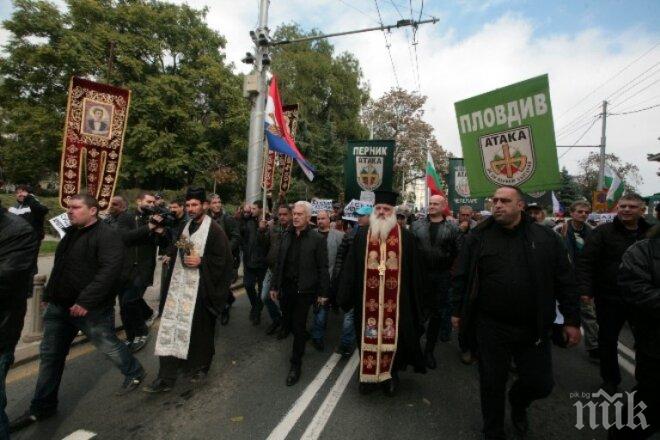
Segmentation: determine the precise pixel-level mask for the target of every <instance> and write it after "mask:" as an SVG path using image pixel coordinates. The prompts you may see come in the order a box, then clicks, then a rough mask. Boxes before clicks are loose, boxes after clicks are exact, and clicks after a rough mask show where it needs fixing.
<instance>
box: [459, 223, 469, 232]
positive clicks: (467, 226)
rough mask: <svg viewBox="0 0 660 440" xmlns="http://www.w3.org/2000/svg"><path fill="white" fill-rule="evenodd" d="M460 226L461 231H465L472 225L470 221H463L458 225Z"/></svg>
mask: <svg viewBox="0 0 660 440" xmlns="http://www.w3.org/2000/svg"><path fill="white" fill-rule="evenodd" d="M458 227H459V228H460V229H461V231H463V232H465V231H467V230H468V228H469V227H470V223H469V222H463V223H461V224H460V225H458Z"/></svg>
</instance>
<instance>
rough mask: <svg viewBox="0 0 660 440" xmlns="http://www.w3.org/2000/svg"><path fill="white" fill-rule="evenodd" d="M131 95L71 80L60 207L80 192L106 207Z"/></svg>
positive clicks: (112, 191) (80, 79) (118, 90)
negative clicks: (83, 190)
mask: <svg viewBox="0 0 660 440" xmlns="http://www.w3.org/2000/svg"><path fill="white" fill-rule="evenodd" d="M130 100H131V91H130V90H126V89H121V88H119V87H114V86H111V85H108V84H101V83H96V82H93V81H89V80H86V79H82V78H77V77H73V78H71V83H70V85H69V99H68V103H67V111H66V126H65V127H64V141H63V146H62V163H61V165H60V205H61V206H62V207H63V208H66V206H67V202H68V200H69V197H71V196H73V195H75V194H77V193H79V192H81V189H82V188H83V187H84V188H86V192H87V193H89V194H90V195H92V196H94V197H95V198H96V199H97V200H98V201H99V205H100V206H101V210H105V209H107V208H108V206H109V205H110V199H111V198H112V196H113V194H114V191H115V186H116V184H117V176H118V174H119V167H120V164H121V153H122V148H123V145H124V134H125V133H126V123H127V120H128V107H129V104H130Z"/></svg>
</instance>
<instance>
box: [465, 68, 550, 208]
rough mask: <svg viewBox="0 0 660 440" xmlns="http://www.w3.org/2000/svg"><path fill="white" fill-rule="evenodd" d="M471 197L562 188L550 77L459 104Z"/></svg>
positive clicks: (544, 76)
mask: <svg viewBox="0 0 660 440" xmlns="http://www.w3.org/2000/svg"><path fill="white" fill-rule="evenodd" d="M454 107H455V109H456V120H457V123H458V131H459V134H460V137H461V145H462V147H463V157H464V158H465V168H466V171H467V175H468V178H469V182H470V195H471V196H472V197H487V196H490V195H492V194H493V192H494V190H495V189H496V188H497V187H499V186H502V185H515V186H519V187H520V188H521V189H522V190H523V191H525V192H536V191H543V190H548V189H556V188H558V187H560V186H561V179H560V175H559V165H558V162H557V145H556V142H555V131H554V124H553V121H552V106H551V104H550V87H549V83H548V75H541V76H538V77H535V78H531V79H528V80H526V81H522V82H519V83H516V84H513V85H510V86H507V87H503V88H501V89H497V90H493V91H490V92H488V93H484V94H482V95H479V96H475V97H473V98H469V99H466V100H463V101H459V102H457V103H455V104H454Z"/></svg>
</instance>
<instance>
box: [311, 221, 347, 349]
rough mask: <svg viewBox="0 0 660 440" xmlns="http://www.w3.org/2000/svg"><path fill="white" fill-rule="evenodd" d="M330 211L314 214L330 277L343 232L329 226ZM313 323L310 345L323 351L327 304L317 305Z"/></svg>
mask: <svg viewBox="0 0 660 440" xmlns="http://www.w3.org/2000/svg"><path fill="white" fill-rule="evenodd" d="M330 215H331V214H330V212H328V211H319V212H318V214H317V215H316V226H317V229H316V230H317V231H318V232H319V233H320V234H321V235H322V236H323V237H324V238H325V242H326V244H327V246H328V270H329V272H330V276H331V277H332V273H333V270H334V268H335V260H336V259H337V249H339V245H340V244H341V241H342V239H343V238H344V233H343V232H341V231H339V230H337V229H333V228H330ZM314 312H315V313H314V323H313V324H312V331H311V333H312V345H313V346H314V348H316V349H317V350H318V351H323V350H324V348H325V344H324V342H323V337H324V336H325V327H326V325H327V323H328V305H326V306H324V307H319V308H317V309H316V310H315V311H314Z"/></svg>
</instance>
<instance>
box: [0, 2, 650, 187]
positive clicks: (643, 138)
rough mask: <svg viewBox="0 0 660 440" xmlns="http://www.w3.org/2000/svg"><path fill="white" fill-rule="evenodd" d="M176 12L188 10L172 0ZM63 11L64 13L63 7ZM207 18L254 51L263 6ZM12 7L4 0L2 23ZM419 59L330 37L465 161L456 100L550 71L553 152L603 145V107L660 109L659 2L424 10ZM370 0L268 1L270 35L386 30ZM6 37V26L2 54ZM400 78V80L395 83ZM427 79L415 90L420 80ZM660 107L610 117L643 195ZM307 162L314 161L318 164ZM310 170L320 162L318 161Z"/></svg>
mask: <svg viewBox="0 0 660 440" xmlns="http://www.w3.org/2000/svg"><path fill="white" fill-rule="evenodd" d="M175 2H177V3H183V1H179V0H175ZM56 3H58V4H62V3H63V1H62V0H57V1H56ZM185 3H187V4H189V5H190V6H193V7H196V8H201V7H207V8H208V15H207V21H208V24H209V26H210V27H211V28H213V29H215V30H217V31H218V32H219V33H220V34H222V35H224V36H225V37H226V39H227V47H226V56H227V59H228V60H229V61H231V62H233V63H234V65H235V69H236V70H237V71H241V72H247V71H249V66H246V65H244V64H242V63H241V62H240V59H241V58H242V57H243V56H244V55H245V52H247V51H252V50H253V49H252V42H251V40H250V37H249V34H248V33H249V31H250V30H252V29H254V28H255V26H256V24H257V18H258V17H257V16H258V3H259V1H258V0H188V1H186V2H185ZM421 5H422V0H378V6H379V9H380V14H381V17H382V21H383V22H384V23H385V24H391V23H394V22H396V21H397V20H399V19H401V18H402V17H404V18H410V16H411V8H412V11H413V15H414V17H415V18H418V17H419V16H420V7H421ZM12 8H13V7H12V4H11V2H10V1H9V0H0V19H6V18H8V17H9V16H10V15H11V11H12ZM421 12H422V14H421V17H422V19H428V18H430V17H436V18H438V19H439V21H438V23H436V24H428V25H423V26H420V27H419V30H418V31H417V35H416V40H417V44H416V46H415V47H416V51H417V57H416V59H415V51H414V49H413V46H412V44H411V43H412V42H413V40H412V32H411V31H410V30H404V29H398V30H393V31H392V32H391V34H389V35H388V36H387V39H388V40H389V41H390V43H391V47H390V50H391V57H392V60H393V63H392V62H390V57H389V55H388V51H387V48H386V38H385V37H386V36H385V35H384V33H383V32H371V33H364V34H358V35H352V36H346V37H338V38H333V39H331V43H332V44H333V45H334V46H335V49H336V51H337V52H338V53H339V52H344V51H347V52H351V53H352V54H354V55H355V56H356V57H357V59H358V60H359V61H360V65H361V67H362V70H363V74H364V79H365V82H367V83H368V84H369V87H370V90H371V95H372V97H373V98H374V99H377V98H378V97H380V96H382V94H383V93H385V92H386V91H387V90H389V89H390V88H391V87H393V86H396V85H397V82H398V85H399V86H400V87H402V88H405V89H407V90H410V91H419V92H420V93H422V94H424V95H427V96H428V101H427V105H426V113H425V116H424V119H425V120H426V121H427V122H428V123H430V124H431V125H432V126H433V127H434V129H435V136H436V137H437V139H438V141H439V143H440V144H441V145H442V146H443V147H444V148H445V149H447V150H448V151H451V152H452V153H453V154H454V155H455V156H459V157H460V156H462V154H461V147H460V141H459V136H458V127H457V123H456V118H455V113H454V102H456V101H459V100H462V99H466V98H469V97H471V96H475V95H478V94H481V93H484V92H487V91H489V90H492V89H495V88H499V87H503V86H506V85H508V84H512V83H515V82H518V81H521V80H524V79H527V78H531V77H534V76H537V75H541V74H545V73H547V74H548V75H549V79H550V95H551V100H552V107H553V113H554V121H555V133H556V135H557V145H573V144H575V143H576V142H577V144H578V145H597V144H599V143H600V133H601V122H600V120H599V121H596V122H595V123H594V124H593V125H592V122H594V116H595V115H597V114H598V113H599V112H600V105H601V103H602V101H603V100H605V99H607V101H608V105H609V108H610V110H611V112H612V113H625V112H629V111H636V110H640V109H644V108H646V107H651V106H654V105H657V104H660V27H659V26H658V23H659V22H660V1H657V0H648V1H646V0H644V1H642V0H638V1H635V0H627V1H615V0H601V1H587V0H573V1H564V0H555V1H525V0H510V1H504V0H481V1H473V0H425V1H424V2H423V10H422V11H421ZM379 21H380V19H379V15H378V12H377V10H376V6H375V2H374V1H373V0H271V2H270V8H269V27H270V28H271V29H275V28H276V27H277V26H278V25H281V24H287V23H292V22H296V23H298V24H300V25H301V26H302V27H303V29H305V30H309V29H313V28H315V29H318V30H321V31H322V32H325V33H331V32H338V31H344V30H351V29H360V28H365V27H373V26H376V25H378V24H379ZM6 39H7V32H6V31H5V30H4V29H2V28H0V44H3V43H4V42H6ZM395 72H396V75H395ZM417 78H419V81H418V80H417ZM659 138H660V106H659V107H655V108H652V109H649V110H644V111H641V112H637V113H631V114H627V115H611V116H608V118H607V142H606V145H607V151H608V152H612V153H615V154H617V155H618V156H619V157H621V158H622V159H623V160H625V161H627V162H632V163H634V164H636V165H637V166H638V167H639V169H640V174H641V176H642V178H643V179H644V183H643V184H642V185H640V186H639V190H640V192H641V193H642V194H643V195H649V194H653V193H655V192H660V176H658V175H657V174H656V173H657V172H658V171H659V170H660V167H659V166H658V164H657V162H656V163H652V162H648V161H647V159H646V155H647V153H658V152H660V139H659ZM589 151H597V150H589V149H586V148H573V149H571V150H568V149H566V148H559V149H558V154H559V155H560V156H561V157H560V159H559V165H560V167H562V166H566V168H567V169H568V170H569V172H573V173H575V172H577V171H578V166H577V163H578V161H579V160H580V159H582V158H584V157H585V156H586V155H587V154H588V152H589ZM310 159H311V158H310ZM312 160H313V159H312Z"/></svg>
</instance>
